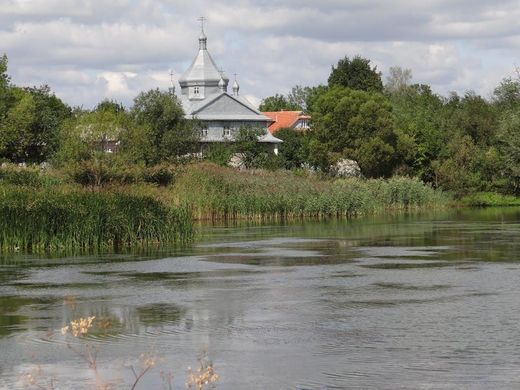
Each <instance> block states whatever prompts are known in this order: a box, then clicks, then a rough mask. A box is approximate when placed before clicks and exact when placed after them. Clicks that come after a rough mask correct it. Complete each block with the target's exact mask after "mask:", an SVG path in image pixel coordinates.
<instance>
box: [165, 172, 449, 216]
mask: <svg viewBox="0 0 520 390" xmlns="http://www.w3.org/2000/svg"><path fill="white" fill-rule="evenodd" d="M173 192H174V194H175V197H176V199H177V201H180V200H183V201H185V202H186V203H188V204H190V205H191V207H192V212H193V215H194V217H195V218H197V219H213V220H218V219H236V218H257V219H268V218H282V219H283V218H297V217H353V216H357V215H367V214H374V213H378V212H383V211H385V210H402V211H408V210H415V209H420V208H421V209H422V208H436V207H444V206H445V205H447V203H448V201H449V197H448V196H447V195H446V194H444V193H442V192H440V191H436V190H434V189H432V188H431V187H429V186H427V185H424V184H423V183H422V182H421V181H419V180H417V179H410V178H403V177H397V178H392V179H388V180H382V179H378V180H361V179H339V180H324V179H320V178H318V177H316V176H312V175H309V176H301V175H298V176H296V175H295V174H293V173H292V172H289V171H279V172H269V171H260V170H258V171H244V172H239V171H236V170H234V169H230V168H225V167H219V166H216V165H213V164H205V163H202V164H195V165H191V166H189V167H188V168H187V169H186V170H185V171H184V172H183V173H182V174H181V175H179V177H178V179H177V182H176V185H175V187H174V188H173Z"/></svg>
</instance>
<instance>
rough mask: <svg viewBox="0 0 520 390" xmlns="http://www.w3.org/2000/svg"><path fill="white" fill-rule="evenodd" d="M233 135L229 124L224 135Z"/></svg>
mask: <svg viewBox="0 0 520 390" xmlns="http://www.w3.org/2000/svg"><path fill="white" fill-rule="evenodd" d="M230 135H231V129H230V128H229V126H225V127H224V137H229V136H230Z"/></svg>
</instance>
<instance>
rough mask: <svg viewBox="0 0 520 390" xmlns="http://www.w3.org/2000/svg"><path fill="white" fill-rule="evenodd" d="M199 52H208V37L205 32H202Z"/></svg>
mask: <svg viewBox="0 0 520 390" xmlns="http://www.w3.org/2000/svg"><path fill="white" fill-rule="evenodd" d="M199 50H208V37H206V34H204V30H201V32H200V37H199Z"/></svg>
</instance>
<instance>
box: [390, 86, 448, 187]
mask: <svg viewBox="0 0 520 390" xmlns="http://www.w3.org/2000/svg"><path fill="white" fill-rule="evenodd" d="M388 96H389V100H390V103H391V105H392V113H393V116H394V123H395V128H396V134H397V150H396V152H397V155H398V159H399V161H400V168H399V171H400V172H401V173H405V174H410V175H417V176H420V177H421V178H422V179H423V180H425V181H430V182H434V180H435V174H434V169H433V167H432V165H431V164H432V162H433V161H435V160H437V159H438V158H439V155H440V154H441V151H442V150H443V149H445V148H446V145H447V143H448V142H449V139H450V136H451V135H452V134H450V133H449V132H447V130H446V122H447V120H446V119H445V118H446V116H447V114H446V110H445V106H444V100H443V99H442V98H441V97H440V96H438V95H436V94H434V93H433V92H432V90H431V88H430V87H429V86H428V85H424V84H414V85H411V86H408V87H404V88H402V89H401V90H400V91H399V92H398V93H390V94H389V95H388ZM450 115H451V114H450Z"/></svg>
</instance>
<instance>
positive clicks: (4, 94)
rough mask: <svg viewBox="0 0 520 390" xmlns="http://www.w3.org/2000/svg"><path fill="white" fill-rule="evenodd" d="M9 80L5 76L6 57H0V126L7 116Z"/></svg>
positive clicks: (7, 76)
mask: <svg viewBox="0 0 520 390" xmlns="http://www.w3.org/2000/svg"><path fill="white" fill-rule="evenodd" d="M10 82H11V80H10V78H9V75H8V74H7V56H6V55H5V54H4V55H3V56H2V57H0V124H1V123H2V120H3V118H4V117H5V115H6V114H7V108H8V101H9V92H10V91H9V85H10Z"/></svg>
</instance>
